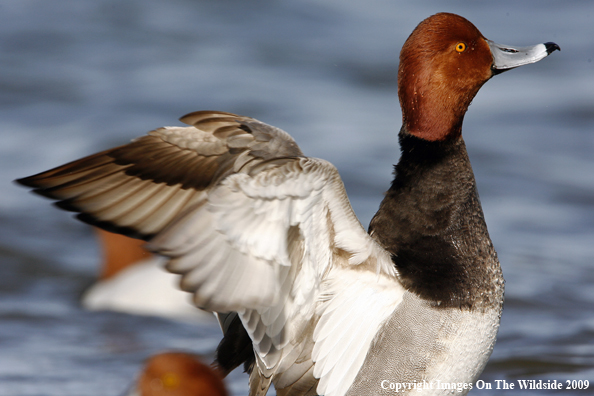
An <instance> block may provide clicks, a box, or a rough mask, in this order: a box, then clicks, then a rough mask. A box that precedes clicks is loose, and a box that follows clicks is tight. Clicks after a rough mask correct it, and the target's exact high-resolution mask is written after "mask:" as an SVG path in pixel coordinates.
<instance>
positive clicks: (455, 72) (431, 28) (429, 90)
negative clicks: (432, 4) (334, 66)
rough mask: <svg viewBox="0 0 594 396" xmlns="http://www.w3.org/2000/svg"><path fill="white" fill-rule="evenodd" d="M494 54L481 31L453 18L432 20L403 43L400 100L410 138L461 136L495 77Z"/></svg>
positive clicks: (442, 15)
mask: <svg viewBox="0 0 594 396" xmlns="http://www.w3.org/2000/svg"><path fill="white" fill-rule="evenodd" d="M492 65H493V55H492V54H491V49H490V47H489V44H488V43H487V41H486V40H485V38H484V37H483V35H482V34H481V32H479V30H478V29H477V28H476V27H475V26H474V25H473V24H472V23H470V22H469V21H468V20H466V19H464V18H462V17H461V16H458V15H455V14H447V13H441V14H436V15H433V16H431V17H429V18H427V19H425V20H424V21H423V22H421V23H420V24H419V26H417V28H416V29H415V30H414V31H413V32H412V34H411V35H410V37H409V38H408V39H407V40H406V42H405V43H404V46H403V47H402V51H401V53H400V67H399V69H398V96H399V97H400V106H401V107H402V116H403V123H404V125H405V126H406V128H407V130H408V132H409V133H411V134H413V135H415V136H417V137H420V138H422V139H425V140H430V141H436V140H445V139H448V138H450V137H458V136H460V132H461V128H462V120H463V119H464V114H465V113H466V110H467V109H468V106H469V105H470V102H471V101H472V99H473V98H474V96H475V95H476V93H477V92H478V90H479V89H480V87H481V86H482V85H483V84H484V83H485V82H486V81H487V80H489V78H491V76H492V75H493V72H492V71H491V66H492Z"/></svg>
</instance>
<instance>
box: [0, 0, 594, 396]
mask: <svg viewBox="0 0 594 396" xmlns="http://www.w3.org/2000/svg"><path fill="white" fill-rule="evenodd" d="M438 11H450V12H456V13H459V14H461V15H463V16H465V17H467V18H468V19H470V20H471V21H472V22H473V23H475V24H476V25H477V27H478V28H479V29H480V30H481V31H482V33H483V34H484V35H485V36H486V37H488V38H490V39H492V40H494V41H497V42H501V43H506V44H517V45H529V44H536V43H539V42H545V41H555V42H557V43H558V44H559V45H560V46H561V48H562V51H561V52H560V53H555V54H553V55H552V56H551V57H549V58H548V59H546V60H544V61H542V62H540V63H538V64H536V65H530V66H527V67H523V68H521V69H518V70H514V71H511V72H508V73H505V74H503V75H502V76H498V77H496V78H494V79H493V80H492V81H490V82H488V83H487V84H486V85H485V86H484V87H483V88H482V90H481V92H480V93H479V95H478V96H477V98H476V99H475V100H474V103H473V105H472V106H471V107H470V110H469V113H468V115H467V116H466V119H465V125H464V136H465V140H466V142H467V146H468V150H469V154H470V157H471V160H472V164H473V168H474V170H475V174H476V178H477V181H478V187H479V191H480V194H481V199H482V203H483V208H484V211H485V216H486V218H487V223H488V225H489V230H490V233H491V237H492V239H493V242H494V244H495V246H496V248H497V251H498V253H499V257H500V260H501V263H502V266H503V270H504V275H505V278H506V280H507V288H506V305H505V310H504V313H503V319H502V325H501V330H500V335H499V341H498V343H497V345H496V347H495V351H494V353H493V356H492V358H491V360H490V363H489V365H488V366H487V369H486V371H485V373H484V374H483V377H482V379H483V380H484V381H486V383H489V384H492V386H493V387H494V388H495V386H496V382H495V380H497V379H506V380H508V381H516V380H518V379H558V380H562V381H566V380H571V379H576V380H580V379H581V380H586V379H588V380H590V381H592V382H593V384H592V387H594V346H593V345H594V309H593V307H594V288H593V287H592V285H594V269H593V266H592V262H593V258H594V156H593V152H594V133H593V127H594V65H593V63H592V58H593V57H594V41H592V37H593V36H594V23H592V22H593V21H594V3H592V2H587V1H577V0H575V1H564V2H558V1H523V2H517V1H511V0H503V1H497V2H492V1H491V2H478V1H477V2H460V1H454V0H448V1H437V0H433V1H427V2H424V4H421V2H415V4H414V5H413V4H403V2H395V1H388V0H353V1H349V2H345V1H338V0H301V1H297V0H284V1H280V0H276V1H274V0H255V1H241V0H235V1H231V0H222V1H195V0H171V1H167V2H164V1H157V0H129V1H126V2H122V1H115V0H113V1H110V0H94V1H74V0H71V1H67V0H52V1H47V0H19V1H16V0H13V1H6V2H2V4H0V138H1V140H2V145H0V185H2V186H3V187H2V190H1V191H2V193H1V194H0V395H11V396H12V395H31V396H33V395H60V396H66V395H73V396H75V395H76V396H81V395H119V394H121V393H122V392H124V390H125V389H126V388H127V387H128V386H129V385H130V384H131V383H132V381H133V379H134V376H135V373H136V372H137V370H138V369H139V367H140V366H141V364H142V362H143V360H144V359H145V358H146V357H147V356H149V355H151V354H153V353H157V352H159V351H162V350H164V349H184V350H190V351H194V352H197V353H200V354H202V355H204V356H205V359H209V358H211V356H212V352H213V350H214V348H215V346H216V344H217V342H218V339H219V337H220V335H219V333H218V329H217V328H216V327H214V326H213V325H212V324H204V325H197V324H188V323H178V322H172V321H168V320H165V319H158V318H151V317H135V316H130V315H124V314H116V313H109V312H106V313H91V312H85V311H84V310H82V309H81V308H80V306H79V304H78V299H79V296H80V293H81V291H82V290H84V288H85V287H86V286H87V285H89V284H90V283H91V282H92V281H93V279H94V277H95V274H96V271H97V264H98V261H99V252H98V250H97V246H96V241H95V239H94V235H93V234H92V232H91V231H90V230H89V229H88V228H87V227H86V226H85V225H83V224H80V223H78V222H76V221H74V220H72V219H71V217H70V216H69V215H68V214H65V213H63V212H60V211H58V210H56V209H55V208H53V207H51V206H50V205H49V204H48V202H47V201H43V200H41V199H40V198H39V197H35V196H32V195H30V194H28V193H27V192H26V191H25V190H24V189H22V188H19V187H17V186H15V185H13V184H11V180H13V179H15V178H17V177H23V176H27V175H29V174H32V173H36V172H39V171H42V170H45V169H48V168H50V167H53V166H57V165H60V164H62V163H64V162H67V161H70V160H73V159H76V158H79V157H82V156H84V155H87V154H90V153H93V152H96V151H99V150H101V149H105V148H108V147H111V146H114V145H117V144H121V143H124V142H126V141H128V140H129V139H132V138H134V137H136V136H139V135H141V134H143V133H145V132H146V131H148V130H150V129H153V128H156V127H159V126H163V125H178V122H177V121H176V120H177V118H178V117H180V116H182V115H184V114H185V113H188V112H190V111H194V110H200V109H213V110H224V111H231V112H235V113H239V114H245V115H250V116H253V117H256V118H258V119H260V120H263V121H265V122H268V123H270V124H273V125H276V126H278V127H281V128H283V129H284V130H286V131H288V132H289V133H291V134H292V135H293V136H294V137H295V138H296V139H297V141H298V142H299V144H300V146H301V148H302V149H303V151H304V152H305V153H307V154H308V155H311V156H316V157H321V158H325V159H327V160H329V161H331V162H333V163H334V164H335V165H336V166H337V167H338V169H339V171H340V172H341V175H342V176H343V178H344V180H345V183H346V186H347V190H348V192H349V195H350V197H351V199H352V204H353V206H354V208H355V211H356V212H357V214H358V215H359V217H360V219H361V221H362V222H363V224H364V225H367V224H368V222H369V220H370V218H371V216H372V215H373V213H374V212H375V210H376V209H377V206H378V204H379V202H380V200H381V198H382V192H383V191H384V190H385V189H386V188H387V186H388V184H389V181H390V178H391V171H392V164H394V163H395V162H396V161H397V159H398V155H399V153H398V144H397V139H396V133H397V131H398V129H399V127H400V111H399V108H398V99H397V96H396V69H397V61H398V52H399V50H400V47H401V45H402V43H403V42H404V40H405V39H406V37H407V36H408V34H410V32H411V31H412V29H413V28H414V27H415V26H416V24H417V23H418V22H420V21H421V20H422V19H424V18H425V17H427V16H429V15H431V14H433V13H436V12H438ZM228 385H229V386H230V388H231V389H232V390H233V393H234V394H236V395H242V394H246V392H247V383H246V379H245V377H244V376H242V375H240V374H239V373H238V374H235V375H233V376H232V378H230V381H229V382H228ZM516 388H517V385H516ZM526 392H528V391H522V390H517V389H514V390H506V391H505V394H506V395H516V394H517V395H520V394H522V395H523V394H526ZM500 393H501V390H496V389H492V390H482V391H481V390H474V391H473V392H472V393H471V394H477V395H478V394H481V395H495V394H500ZM553 393H555V392H554V391H530V393H529V394H547V395H549V394H553ZM564 393H568V392H567V391H566V392H564ZM576 393H579V394H588V393H590V394H594V392H592V391H591V390H589V391H579V392H578V391H576Z"/></svg>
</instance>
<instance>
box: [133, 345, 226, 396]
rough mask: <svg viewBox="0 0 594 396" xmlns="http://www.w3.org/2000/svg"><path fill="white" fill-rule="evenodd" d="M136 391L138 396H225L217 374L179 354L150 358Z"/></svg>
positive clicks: (223, 387)
mask: <svg viewBox="0 0 594 396" xmlns="http://www.w3.org/2000/svg"><path fill="white" fill-rule="evenodd" d="M137 389H138V394H139V395H140V396H227V391H226V389H225V385H224V384H223V380H222V379H221V377H220V376H219V374H218V373H217V372H215V371H214V370H213V369H211V368H210V367H208V366H206V365H205V364H203V363H201V362H200V360H199V359H198V358H197V357H196V356H194V355H190V354H187V353H183V352H167V353H161V354H158V355H155V356H153V357H151V358H150V359H149V360H148V362H147V364H146V367H145V368H144V370H143V372H142V374H141V375H140V378H139V380H138V388H137Z"/></svg>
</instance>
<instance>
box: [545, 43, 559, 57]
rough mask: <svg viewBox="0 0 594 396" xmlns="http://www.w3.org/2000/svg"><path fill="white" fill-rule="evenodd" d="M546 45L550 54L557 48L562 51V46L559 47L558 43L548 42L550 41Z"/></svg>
mask: <svg viewBox="0 0 594 396" xmlns="http://www.w3.org/2000/svg"><path fill="white" fill-rule="evenodd" d="M544 45H545V47H547V54H548V55H551V52H554V51H555V50H557V51H561V47H559V45H558V44H556V43H553V42H548V43H544Z"/></svg>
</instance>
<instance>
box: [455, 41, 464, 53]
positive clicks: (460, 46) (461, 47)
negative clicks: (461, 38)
mask: <svg viewBox="0 0 594 396" xmlns="http://www.w3.org/2000/svg"><path fill="white" fill-rule="evenodd" d="M456 51H458V52H464V51H466V44H464V43H458V44H456Z"/></svg>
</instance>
